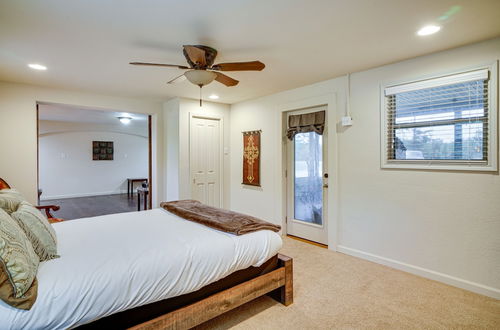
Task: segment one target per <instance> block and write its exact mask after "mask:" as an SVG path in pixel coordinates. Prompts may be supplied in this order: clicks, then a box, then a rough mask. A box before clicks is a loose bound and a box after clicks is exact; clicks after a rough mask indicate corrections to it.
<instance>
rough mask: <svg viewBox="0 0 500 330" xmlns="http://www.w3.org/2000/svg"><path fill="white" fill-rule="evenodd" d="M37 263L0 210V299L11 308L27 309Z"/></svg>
mask: <svg viewBox="0 0 500 330" xmlns="http://www.w3.org/2000/svg"><path fill="white" fill-rule="evenodd" d="M38 263H39V261H38V256H37V255H36V253H35V251H34V250H33V247H32V246H31V243H30V241H29V240H28V237H26V234H25V233H24V232H23V230H22V229H21V228H20V227H19V225H18V224H17V223H16V221H15V220H14V219H12V218H11V217H10V216H9V215H8V214H7V212H5V211H3V210H2V209H0V299H2V300H3V301H4V302H5V303H7V304H9V305H11V306H13V307H16V308H20V309H30V308H31V306H33V304H34V303H35V300H36V297H37V290H38V283H37V281H36V273H37V271H38Z"/></svg>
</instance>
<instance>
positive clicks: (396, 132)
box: [384, 70, 490, 164]
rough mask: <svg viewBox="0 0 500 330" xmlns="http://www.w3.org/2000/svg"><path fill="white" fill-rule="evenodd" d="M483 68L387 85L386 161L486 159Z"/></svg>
mask: <svg viewBox="0 0 500 330" xmlns="http://www.w3.org/2000/svg"><path fill="white" fill-rule="evenodd" d="M488 79H489V71H488V70H477V71H470V72H466V73H460V74H456V75H450V76H445V77H439V78H435V79H430V80H425V81H418V82H413V83H409V84H403V85H398V86H391V87H387V88H385V90H384V94H385V99H386V100H385V101H386V102H385V104H386V109H385V110H386V114H385V118H386V123H385V124H386V130H385V132H386V134H387V136H386V139H385V141H386V145H385V148H386V160H387V161H389V162H391V161H392V162H400V163H404V162H414V163H415V162H417V163H418V162H429V161H435V162H439V161H446V162H448V163H454V162H455V163H464V162H465V163H468V164H471V163H476V164H481V163H486V162H487V161H488V156H489V153H488V139H489V138H490V137H489V132H490V130H489V125H490V122H489V118H490V116H489V104H488V100H489V98H488V95H489V90H488V86H489V84H488Z"/></svg>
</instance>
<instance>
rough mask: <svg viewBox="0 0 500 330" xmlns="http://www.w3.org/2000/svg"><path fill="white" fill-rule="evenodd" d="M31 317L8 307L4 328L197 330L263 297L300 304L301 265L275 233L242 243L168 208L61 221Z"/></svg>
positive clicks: (3, 308)
mask: <svg viewBox="0 0 500 330" xmlns="http://www.w3.org/2000/svg"><path fill="white" fill-rule="evenodd" d="M53 226H54V229H55V230H56V233H57V237H58V253H59V254H60V256H61V257H60V258H58V259H53V260H50V261H47V262H42V263H41V264H40V267H39V270H38V276H37V278H38V285H39V287H38V298H37V301H36V303H35V304H34V305H33V307H32V308H31V310H29V311H25V310H20V309H15V308H12V307H10V306H8V305H7V304H5V303H4V302H2V301H0V320H1V321H0V323H1V328H2V329H4V328H12V329H19V328H25V329H40V328H44V329H65V328H74V327H79V326H82V328H103V327H107V328H127V327H132V326H135V327H136V328H137V329H140V328H144V329H145V328H148V329H157V328H158V329H159V328H189V327H192V326H195V325H197V324H200V323H202V322H204V321H206V320H208V319H211V318H213V317H215V316H218V315H220V314H222V313H223V312H225V311H227V310H230V309H232V308H235V307H237V306H239V305H241V304H243V303H245V302H247V301H250V300H252V299H255V298H257V297H259V296H261V295H263V294H268V293H269V294H270V295H272V296H274V297H275V298H277V299H278V300H280V301H281V302H282V303H284V304H285V305H288V304H290V303H291V302H292V268H291V267H292V263H291V262H292V260H291V259H290V258H288V257H286V256H282V255H278V250H279V249H280V248H281V245H282V241H281V238H280V236H279V235H278V234H277V233H275V232H272V231H269V230H260V231H256V232H253V233H249V234H245V235H241V236H236V235H233V234H229V233H224V232H221V231H218V230H215V229H212V228H208V227H206V226H204V225H201V224H197V223H194V222H191V221H187V220H184V219H182V218H180V217H178V216H176V215H174V214H171V213H170V212H168V211H166V210H164V209H153V210H148V211H142V212H129V213H121V214H114V215H106V216H99V217H93V218H85V219H79V220H73V221H64V222H60V223H55V224H53Z"/></svg>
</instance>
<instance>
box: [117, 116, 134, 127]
mask: <svg viewBox="0 0 500 330" xmlns="http://www.w3.org/2000/svg"><path fill="white" fill-rule="evenodd" d="M118 119H119V120H120V122H121V123H122V124H125V125H127V124H129V123H130V121H131V120H132V118H130V117H118Z"/></svg>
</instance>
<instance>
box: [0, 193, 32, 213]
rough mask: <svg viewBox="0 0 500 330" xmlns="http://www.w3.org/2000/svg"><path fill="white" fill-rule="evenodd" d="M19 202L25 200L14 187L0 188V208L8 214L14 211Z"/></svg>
mask: <svg viewBox="0 0 500 330" xmlns="http://www.w3.org/2000/svg"><path fill="white" fill-rule="evenodd" d="M21 202H26V198H25V197H24V196H23V195H22V194H21V193H20V192H19V191H17V190H15V189H1V190H0V209H3V210H4V211H5V212H7V213H8V214H11V213H12V212H14V211H16V210H17V208H18V207H19V204H21Z"/></svg>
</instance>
